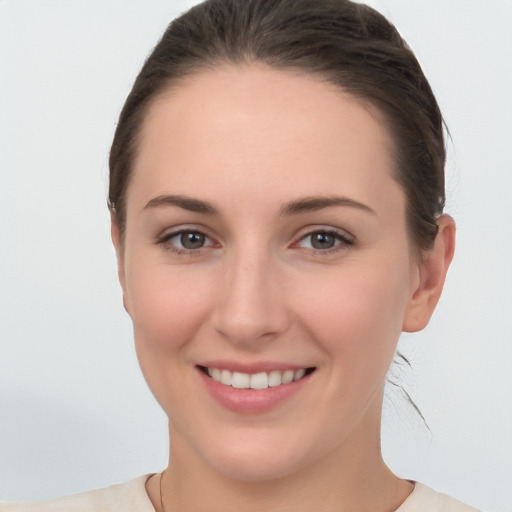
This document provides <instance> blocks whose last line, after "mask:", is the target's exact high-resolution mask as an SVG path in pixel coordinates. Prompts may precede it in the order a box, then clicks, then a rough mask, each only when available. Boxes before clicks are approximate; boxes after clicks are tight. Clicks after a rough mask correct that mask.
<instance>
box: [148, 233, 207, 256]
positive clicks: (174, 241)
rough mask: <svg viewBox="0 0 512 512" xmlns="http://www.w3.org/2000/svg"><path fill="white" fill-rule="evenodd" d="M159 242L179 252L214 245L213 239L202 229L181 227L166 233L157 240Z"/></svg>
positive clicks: (187, 251)
mask: <svg viewBox="0 0 512 512" xmlns="http://www.w3.org/2000/svg"><path fill="white" fill-rule="evenodd" d="M157 243H158V244H161V245H163V246H164V247H165V248H166V249H169V250H172V251H174V252H177V253H190V252H195V251H198V250H199V249H202V248H204V247H212V246H214V245H215V244H214V242H213V240H212V239H211V238H210V237H208V236H206V235H205V234H204V233H202V232H201V231H195V230H192V229H181V230H179V231H174V232H172V233H165V234H164V235H163V236H162V237H160V238H159V239H158V240H157Z"/></svg>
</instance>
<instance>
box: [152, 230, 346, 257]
mask: <svg viewBox="0 0 512 512" xmlns="http://www.w3.org/2000/svg"><path fill="white" fill-rule="evenodd" d="M185 234H189V235H199V236H201V237H204V240H205V241H206V240H208V241H209V242H210V243H208V244H207V245H202V246H200V247H198V248H196V249H187V248H180V247H178V246H177V245H176V244H175V243H171V242H170V241H171V240H172V239H173V238H176V237H180V236H183V235H185ZM315 235H327V236H332V237H334V238H335V245H334V246H333V247H330V248H327V249H318V248H314V247H310V248H304V247H303V249H306V250H308V251H310V252H312V253H313V254H314V255H321V256H327V255H329V254H332V253H336V252H338V251H340V250H344V249H347V247H349V246H353V245H355V240H354V238H353V237H352V236H350V235H348V234H347V233H345V232H341V231H338V230H335V229H328V228H327V229H315V230H313V231H309V232H308V233H306V234H305V235H303V236H302V237H300V238H299V240H298V241H297V242H294V243H293V244H292V247H294V246H299V247H300V244H301V242H303V241H305V240H307V239H308V238H311V237H313V236H315ZM156 243H157V244H158V245H162V246H163V248H164V249H165V250H168V251H171V252H174V253H175V254H178V255H188V256H197V255H199V254H200V252H201V249H205V248H208V247H215V245H216V244H215V242H214V241H213V240H212V239H211V238H210V237H209V236H208V235H206V234H205V233H204V232H202V231H200V230H197V229H179V230H178V231H173V232H171V233H165V234H164V235H162V236H159V237H157V239H156Z"/></svg>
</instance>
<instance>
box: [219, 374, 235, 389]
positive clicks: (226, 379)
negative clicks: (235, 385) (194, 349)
mask: <svg viewBox="0 0 512 512" xmlns="http://www.w3.org/2000/svg"><path fill="white" fill-rule="evenodd" d="M232 378H233V374H232V373H231V372H230V371H229V370H221V372H220V381H221V383H222V384H224V385H225V386H231V381H232Z"/></svg>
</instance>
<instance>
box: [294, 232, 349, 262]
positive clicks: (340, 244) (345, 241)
mask: <svg viewBox="0 0 512 512" xmlns="http://www.w3.org/2000/svg"><path fill="white" fill-rule="evenodd" d="M314 235H327V236H332V237H334V238H335V245H334V246H333V247H330V248H328V249H316V248H314V247H311V248H307V250H309V251H311V252H312V253H313V254H314V255H320V256H328V255H330V254H333V253H336V252H338V251H342V250H345V249H347V248H348V247H350V246H353V245H355V240H354V238H353V237H352V236H350V235H348V234H347V233H345V232H343V231H338V230H336V229H329V228H325V229H322V228H320V229H315V230H314V231H309V232H308V233H307V234H306V235H304V236H302V237H301V238H300V239H299V241H298V242H296V243H295V244H294V245H298V244H300V243H301V242H303V241H305V240H307V239H308V238H309V239H311V237H313V236H314Z"/></svg>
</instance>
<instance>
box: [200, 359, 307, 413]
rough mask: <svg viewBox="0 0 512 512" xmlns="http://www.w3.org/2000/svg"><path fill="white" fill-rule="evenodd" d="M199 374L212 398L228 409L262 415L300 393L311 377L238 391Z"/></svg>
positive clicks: (201, 373)
mask: <svg viewBox="0 0 512 512" xmlns="http://www.w3.org/2000/svg"><path fill="white" fill-rule="evenodd" d="M198 372H199V375H200V377H201V378H202V380H203V382H204V385H205V386H206V389H207V391H208V393H209V394H210V396H211V397H213V398H214V399H215V400H216V401H217V402H218V403H219V404H220V405H222V406H223V407H225V408H226V409H229V410H230V411H233V412H237V413H240V414H262V413H264V412H269V411H271V410H272V409H275V408H276V407H278V406H279V405H281V404H283V403H284V402H286V401H288V400H289V399H291V398H292V397H293V396H294V395H295V394H296V393H298V392H299V391H300V390H301V389H302V388H303V386H304V385H305V384H306V383H307V381H308V380H309V378H310V376H311V375H306V376H304V377H302V379H299V380H296V381H293V382H290V383H289V384H281V385H280V386H275V387H268V388H265V389H238V388H233V387H231V386H225V385H224V384H221V383H220V382H217V381H216V380H213V379H212V378H211V377H208V376H207V375H205V374H204V373H203V372H202V371H201V370H199V369H198Z"/></svg>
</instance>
